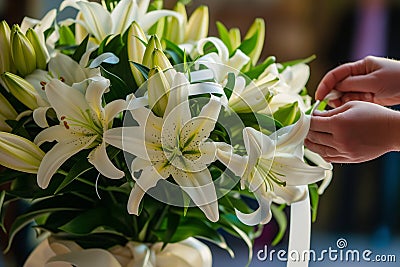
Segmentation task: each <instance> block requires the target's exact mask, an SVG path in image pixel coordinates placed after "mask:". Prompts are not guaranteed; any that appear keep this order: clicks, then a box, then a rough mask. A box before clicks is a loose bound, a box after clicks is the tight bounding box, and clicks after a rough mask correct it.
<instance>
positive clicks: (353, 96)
mask: <svg viewBox="0 0 400 267" xmlns="http://www.w3.org/2000/svg"><path fill="white" fill-rule="evenodd" d="M350 101H363V102H371V103H374V102H375V99H374V94H372V93H362V92H351V93H345V94H343V96H341V97H340V98H339V99H335V100H331V101H329V102H328V105H329V106H331V107H334V108H336V107H340V106H342V105H344V104H345V103H347V102H350Z"/></svg>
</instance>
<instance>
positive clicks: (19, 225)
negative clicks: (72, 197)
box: [4, 207, 79, 253]
mask: <svg viewBox="0 0 400 267" xmlns="http://www.w3.org/2000/svg"><path fill="white" fill-rule="evenodd" d="M63 210H64V211H65V210H71V211H72V210H79V209H78V208H62V207H57V208H48V209H41V210H34V211H30V212H26V213H24V214H22V215H20V216H18V217H17V218H16V219H15V221H14V223H13V224H12V226H11V229H10V237H9V241H8V245H7V247H6V249H5V250H4V253H7V252H8V251H9V250H10V248H11V244H12V242H13V240H14V238H15V236H16V234H17V233H18V232H19V231H21V230H22V229H23V228H24V227H25V226H27V225H29V224H30V223H31V222H33V220H34V219H35V218H37V217H39V216H42V215H45V214H48V213H52V212H56V211H63Z"/></svg>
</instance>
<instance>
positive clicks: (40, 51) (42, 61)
mask: <svg viewBox="0 0 400 267" xmlns="http://www.w3.org/2000/svg"><path fill="white" fill-rule="evenodd" d="M26 37H27V38H28V40H29V41H30V43H31V44H32V47H33V49H34V50H35V54H36V67H37V68H38V69H42V70H45V69H46V65H47V52H46V48H45V47H43V45H42V44H41V43H40V40H39V37H38V35H37V33H36V32H35V31H34V30H33V29H32V28H29V29H28V30H27V32H26Z"/></svg>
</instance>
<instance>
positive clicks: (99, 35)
mask: <svg viewBox="0 0 400 267" xmlns="http://www.w3.org/2000/svg"><path fill="white" fill-rule="evenodd" d="M149 4H150V0H121V1H120V2H119V3H118V4H117V5H116V6H115V8H114V10H113V11H112V12H108V11H107V9H106V8H104V7H103V6H102V5H101V4H99V3H95V2H88V1H86V0H66V1H64V2H63V3H62V4H61V6H60V9H61V10H63V9H64V8H66V7H68V6H71V7H74V8H76V9H78V10H79V14H78V16H77V19H76V20H75V21H74V22H76V23H78V24H80V25H81V26H83V27H84V28H85V29H86V31H87V32H88V33H90V34H92V35H93V37H94V38H95V39H96V40H97V42H101V41H102V40H104V38H106V37H107V36H108V35H110V34H121V33H124V32H125V31H126V30H127V29H128V27H129V26H130V25H131V24H132V22H134V21H136V22H137V23H138V24H139V25H140V26H141V28H142V29H143V30H144V31H145V32H147V31H148V30H149V29H150V27H151V26H153V25H154V23H156V22H157V21H158V20H159V19H160V18H163V17H166V16H174V17H176V18H177V19H178V20H179V21H181V20H182V17H181V15H180V14H179V13H177V12H174V11H170V10H155V11H151V12H147V9H148V8H149Z"/></svg>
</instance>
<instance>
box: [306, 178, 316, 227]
mask: <svg viewBox="0 0 400 267" xmlns="http://www.w3.org/2000/svg"><path fill="white" fill-rule="evenodd" d="M308 189H309V192H310V201H311V214H312V222H315V221H316V220H317V214H318V205H319V194H318V186H317V185H316V184H311V185H309V186H308Z"/></svg>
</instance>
